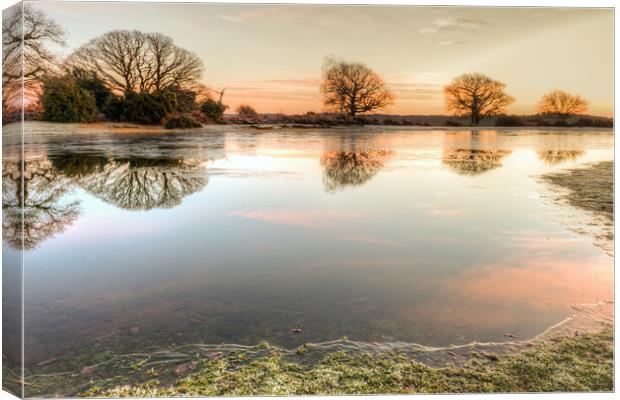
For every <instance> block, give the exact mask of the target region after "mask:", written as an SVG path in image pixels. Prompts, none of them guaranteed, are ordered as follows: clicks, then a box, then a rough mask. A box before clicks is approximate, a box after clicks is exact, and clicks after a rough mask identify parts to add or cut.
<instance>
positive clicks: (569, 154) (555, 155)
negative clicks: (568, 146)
mask: <svg viewBox="0 0 620 400" xmlns="http://www.w3.org/2000/svg"><path fill="white" fill-rule="evenodd" d="M583 154H584V151H583V150H540V151H539V152H538V158H540V159H541V160H542V161H544V162H546V163H547V164H550V165H555V164H560V163H563V162H565V161H575V160H576V159H577V158H579V157H581V156H582V155H583Z"/></svg>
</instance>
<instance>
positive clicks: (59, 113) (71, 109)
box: [41, 78, 97, 122]
mask: <svg viewBox="0 0 620 400" xmlns="http://www.w3.org/2000/svg"><path fill="white" fill-rule="evenodd" d="M41 104H42V105H43V119H44V120H46V121H54V122H89V121H92V120H93V119H94V118H95V116H96V114H97V107H96V104H95V98H94V96H93V94H92V93H91V92H88V91H86V90H84V89H82V88H80V87H79V86H78V85H76V84H75V82H74V81H73V80H71V79H66V78H55V79H50V80H47V81H46V82H45V83H44V85H43V94H42V96H41Z"/></svg>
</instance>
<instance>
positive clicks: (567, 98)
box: [538, 90, 588, 117]
mask: <svg viewBox="0 0 620 400" xmlns="http://www.w3.org/2000/svg"><path fill="white" fill-rule="evenodd" d="M587 110H588V102H587V101H586V100H585V99H584V98H583V97H581V96H579V95H571V94H568V93H566V92H564V91H562V90H552V91H550V92H549V93H547V94H545V95H544V96H543V98H542V99H541V100H540V102H539V103H538V112H539V113H542V114H545V113H552V114H558V115H560V116H561V117H567V116H569V115H571V114H582V113H584V112H586V111H587Z"/></svg>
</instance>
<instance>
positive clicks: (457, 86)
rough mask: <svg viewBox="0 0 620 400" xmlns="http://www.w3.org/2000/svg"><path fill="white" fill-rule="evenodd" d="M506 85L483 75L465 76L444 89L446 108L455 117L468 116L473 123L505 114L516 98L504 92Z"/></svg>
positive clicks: (454, 80) (457, 78) (455, 79)
mask: <svg viewBox="0 0 620 400" xmlns="http://www.w3.org/2000/svg"><path fill="white" fill-rule="evenodd" d="M505 88H506V85H505V84H504V83H502V82H498V81H496V80H493V79H491V78H489V77H488V76H485V75H482V74H477V73H475V74H464V75H461V76H459V77H456V78H454V79H453V80H452V83H450V84H449V85H447V86H445V87H444V96H445V99H446V106H447V108H448V110H449V111H450V112H453V113H454V114H455V115H458V116H464V115H468V116H470V118H471V123H472V124H473V125H477V124H478V123H479V122H480V120H482V119H483V118H485V117H488V116H491V115H497V114H501V113H503V112H504V109H505V107H506V106H508V105H509V104H511V103H512V102H514V98H513V97H512V96H510V95H508V94H506V92H505V91H504V89H505Z"/></svg>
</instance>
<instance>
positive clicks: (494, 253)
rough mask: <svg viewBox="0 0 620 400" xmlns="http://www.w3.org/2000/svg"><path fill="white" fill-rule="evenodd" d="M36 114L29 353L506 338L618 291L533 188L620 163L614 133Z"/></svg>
mask: <svg viewBox="0 0 620 400" xmlns="http://www.w3.org/2000/svg"><path fill="white" fill-rule="evenodd" d="M31 126H32V131H33V132H35V131H36V135H35V134H34V133H33V134H31V135H28V136H27V139H26V140H27V149H28V150H27V153H26V163H25V164H26V173H25V175H24V182H25V193H26V196H25V197H26V199H25V202H24V206H25V225H26V226H25V232H26V247H27V251H26V253H25V266H26V270H25V302H26V321H25V324H26V338H25V339H26V358H27V359H29V360H33V361H36V360H41V359H44V358H46V357H51V356H54V355H56V354H58V353H61V352H64V351H69V350H76V349H77V350H79V348H80V347H81V346H90V345H92V344H93V343H99V345H100V346H102V348H106V349H108V348H109V349H112V350H115V351H123V349H126V348H127V347H126V346H136V345H138V346H146V347H148V346H152V347H166V346H167V345H172V343H176V344H181V343H185V342H205V343H230V342H236V343H247V344H254V343H257V342H259V341H261V340H267V341H269V342H273V343H277V344H280V345H285V346H291V347H292V346H296V345H299V344H301V343H303V342H307V341H322V340H330V339H334V338H338V337H342V336H347V337H349V338H351V339H356V340H366V341H371V340H372V341H374V340H402V341H410V342H418V343H422V344H426V345H447V344H457V343H459V344H460V343H466V342H470V341H473V340H478V341H487V340H504V337H503V335H504V334H506V333H511V334H514V335H517V336H520V337H527V336H532V335H535V334H537V333H539V332H541V331H542V330H544V329H545V328H547V327H549V326H550V325H552V324H554V323H556V322H558V321H560V320H562V319H564V318H565V317H566V316H568V315H569V314H570V313H571V308H570V306H571V304H574V303H584V302H593V301H596V300H597V299H612V296H613V294H612V289H613V287H612V282H613V275H612V273H613V271H612V267H613V258H611V257H610V256H608V255H606V254H605V253H604V252H603V251H602V250H601V249H599V248H598V247H596V246H595V245H594V244H593V240H592V239H591V238H590V237H587V236H580V235H577V234H575V233H573V232H571V231H570V230H569V229H568V226H567V224H566V218H565V217H566V216H567V215H570V214H571V212H572V211H570V210H568V211H567V210H566V209H564V208H562V207H560V206H558V205H557V204H554V203H553V202H552V201H550V199H549V192H548V189H547V186H546V185H545V184H543V183H541V182H539V181H538V180H537V177H538V176H539V175H540V174H543V173H546V172H549V171H556V170H560V169H563V168H569V167H575V166H578V165H582V164H585V163H588V162H593V161H599V160H610V159H612V158H613V136H612V134H611V132H601V131H597V132H591V133H575V132H562V131H559V132H557V131H556V132H553V131H549V132H544V131H541V132H536V131H524V132H519V131H506V132H495V131H482V132H477V133H475V132H474V133H472V132H469V131H454V132H450V131H428V130H427V131H401V130H395V129H389V130H386V131H384V132H382V131H381V129H378V128H377V129H375V128H366V130H364V129H352V130H333V131H331V130H327V131H313V130H300V131H295V130H282V131H273V132H266V133H265V132H261V133H260V134H256V133H253V132H251V131H249V130H239V129H233V128H226V127H222V128H221V129H220V128H218V130H216V131H214V132H209V133H195V132H192V133H180V134H173V135H168V136H165V135H157V134H148V135H146V134H145V135H139V134H113V133H102V132H98V133H87V132H79V133H76V132H73V133H71V132H67V130H64V129H63V130H61V129H62V128H60V127H58V126H54V125H48V124H39V125H31ZM7 140H8V141H9V143H10V140H11V138H5V143H6V142H7ZM8 148H9V150H5V155H4V157H5V162H4V164H5V165H4V177H3V178H4V179H3V211H4V213H3V233H4V237H5V242H4V244H3V245H4V246H5V252H6V255H5V257H10V256H11V254H10V252H12V251H14V250H11V246H14V245H15V244H16V243H15V242H14V241H12V238H14V237H15V236H14V235H12V234H11V232H14V231H15V224H16V223H17V222H16V221H18V219H16V218H17V216H16V215H17V214H18V213H17V214H15V211H16V210H18V209H19V205H20V204H19V201H18V200H17V199H19V191H17V189H16V188H17V186H15V182H18V181H19V171H18V169H17V170H16V169H15V165H14V164H12V163H11V156H12V154H11V153H10V146H9V147H8ZM13 161H15V159H14V158H13ZM296 325H300V326H302V327H303V334H300V335H291V333H290V329H291V328H292V327H294V326H296ZM136 326H137V327H139V333H138V334H135V329H134V330H133V332H134V334H131V328H132V327H136Z"/></svg>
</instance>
